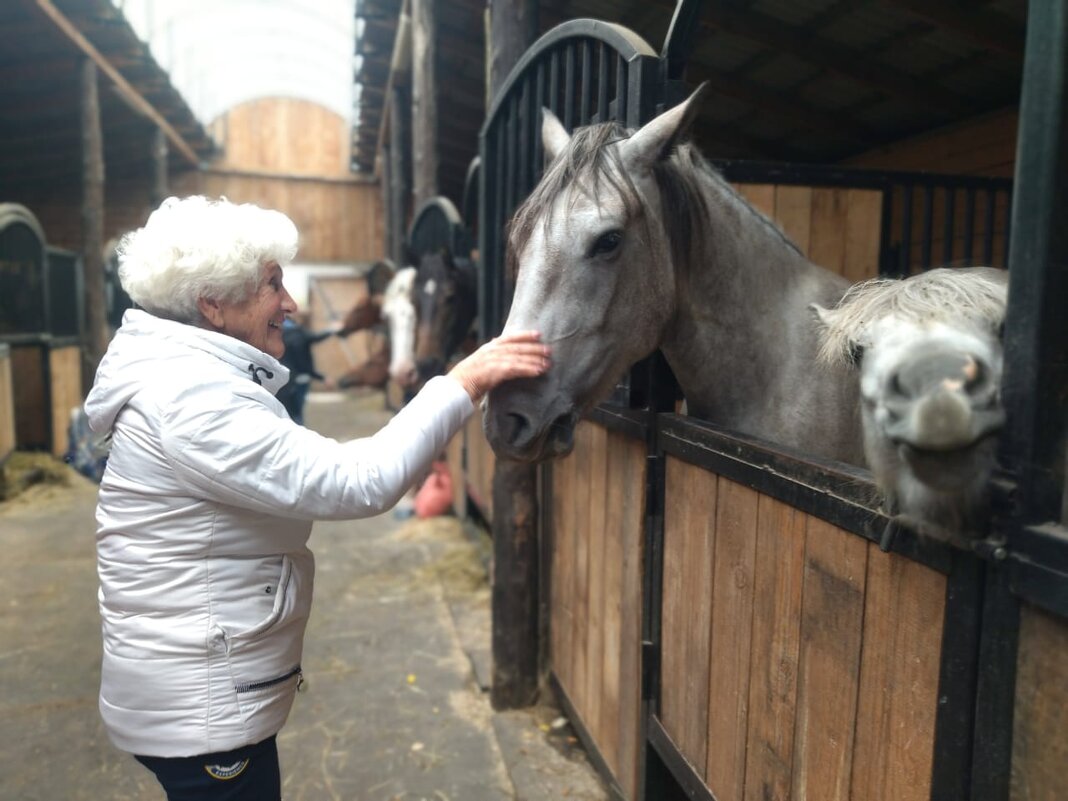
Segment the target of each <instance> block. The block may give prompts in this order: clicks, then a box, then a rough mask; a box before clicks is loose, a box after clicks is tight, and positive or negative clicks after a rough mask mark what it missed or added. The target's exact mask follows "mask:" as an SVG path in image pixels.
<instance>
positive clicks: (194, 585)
mask: <svg viewBox="0 0 1068 801" xmlns="http://www.w3.org/2000/svg"><path fill="white" fill-rule="evenodd" d="M253 376H255V379H254V378H253ZM287 378H288V371H287V370H286V368H285V367H283V366H282V365H281V364H280V363H279V362H278V361H276V360H275V359H273V358H271V357H270V356H268V355H266V354H265V353H263V352H262V351H260V350H258V349H256V348H254V347H252V346H250V345H247V344H245V343H243V342H240V341H239V340H236V339H233V338H232V337H228V336H225V335H222V334H216V333H214V332H210V331H206V330H202V329H199V328H196V327H194V326H190V325H185V324H182V323H176V322H171V321H168V320H162V319H160V318H157V317H154V316H152V315H149V314H147V313H145V312H142V311H136V310H131V311H128V312H127V313H126V316H125V317H124V318H123V324H122V327H121V328H120V329H119V331H118V333H117V334H116V335H115V337H114V339H113V340H112V342H111V345H110V347H109V348H108V352H107V354H106V356H105V357H104V360H103V361H102V362H101V364H100V368H99V370H97V374H96V381H95V383H94V385H93V389H92V390H91V391H90V393H89V397H88V399H87V400H86V403H85V409H86V412H87V414H88V415H89V421H90V425H91V427H92V428H93V430H94V431H96V432H105V431H109V430H110V431H111V433H112V446H111V454H110V457H109V459H108V464H107V470H106V472H105V474H104V477H103V480H102V481H101V484H100V497H99V502H98V506H97V526H98V528H97V569H98V572H99V575H100V597H99V600H100V614H101V618H102V623H103V637H104V658H103V666H102V678H101V687H100V711H101V715H102V716H103V719H104V724H105V726H106V728H107V731H108V733H109V735H110V737H111V739H112V741H113V742H114V743H115V745H116V746H118V747H119V748H121V749H123V750H125V751H129V752H132V753H135V754H141V755H145V756H163V757H175V756H192V755H197V754H206V753H213V752H217V751H228V750H231V749H233V748H238V747H241V746H243V745H248V744H251V743H255V742H258V741H260V740H263V739H265V738H267V737H269V736H271V735H272V734H275V733H276V732H278V730H279V729H280V728H281V727H282V724H283V723H284V722H285V720H286V717H287V716H288V714H289V709H290V707H291V706H292V703H293V695H294V692H295V690H296V686H297V683H298V680H299V678H300V660H301V650H302V644H303V637H304V628H305V625H306V624H307V620H308V612H309V608H310V605H311V598H312V577H313V573H314V563H313V560H312V554H311V551H309V550H308V548H307V541H308V535H309V534H310V532H311V521H312V520H316V519H345V518H356V517H365V516H370V515H375V514H378V513H380V512H382V511H384V510H386V509H388V508H390V507H391V506H392V505H393V504H395V503H396V502H397V500H398V499H399V498H400V496H401V495H402V494H403V493H404V492H405V490H406V489H407V488H408V487H409V485H410V484H411V483H412V481H413V480H414V478H415V477H416V476H417V474H418V473H419V472H420V471H422V470H424V469H425V468H426V467H427V466H428V465H429V464H430V461H431V459H432V458H433V457H434V456H435V455H436V454H437V453H439V452H440V451H441V450H442V448H444V446H445V444H446V443H447V442H448V440H449V438H450V437H451V436H452V435H453V434H454V433H455V432H456V431H457V430H458V429H459V428H460V426H461V425H462V424H463V422H464V420H466V419H467V417H468V416H469V415H470V414H471V413H472V411H473V410H474V406H473V404H472V403H471V400H470V398H469V397H468V395H467V393H466V391H465V390H464V389H463V388H462V387H461V386H460V384H459V383H458V382H456V381H455V380H453V379H451V378H447V377H442V378H435V379H434V380H432V381H430V382H429V383H428V384H427V385H426V387H425V388H424V389H423V391H422V392H420V393H419V395H418V396H417V397H416V398H415V399H413V400H412V402H411V403H409V404H408V405H407V406H406V407H405V408H404V409H403V410H402V411H401V412H400V413H399V414H397V415H396V417H394V418H393V420H391V421H390V423H389V424H388V425H386V426H385V427H384V428H383V429H382V430H381V431H379V432H378V433H377V434H375V435H374V436H373V437H369V438H367V439H361V440H353V441H351V442H345V443H339V442H336V441H335V440H332V439H327V438H326V437H322V436H320V435H319V434H316V433H315V432H313V431H309V430H308V429H306V428H303V427H301V426H298V425H296V424H295V423H293V422H291V421H290V420H289V418H288V417H287V416H286V412H285V410H284V409H283V407H282V404H281V403H279V402H278V401H277V400H276V399H275V397H274V392H275V391H277V389H278V388H279V387H281V386H282V385H283V384H284V383H285V382H286V380H287Z"/></svg>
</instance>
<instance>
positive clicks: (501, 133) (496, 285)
mask: <svg viewBox="0 0 1068 801" xmlns="http://www.w3.org/2000/svg"><path fill="white" fill-rule="evenodd" d="M496 134H497V159H496V161H497V173H496V182H495V183H496V192H495V193H494V204H493V250H492V251H491V252H489V253H486V254H485V255H484V256H483V258H485V259H486V266H487V268H488V269H490V270H491V271H492V275H493V308H492V309H491V313H492V316H491V317H490V322H491V323H492V327H491V328H490V331H489V336H490V337H495V336H497V334H498V333H499V332H500V330H501V326H502V323H503V322H504V319H503V318H502V317H501V310H502V309H503V308H504V220H505V211H504V205H505V203H506V202H507V199H506V198H505V186H506V184H505V181H506V180H507V178H506V169H507V166H506V165H507V161H508V125H507V121H506V119H505V118H502V119H501V120H500V121H499V122H498V124H497V130H496Z"/></svg>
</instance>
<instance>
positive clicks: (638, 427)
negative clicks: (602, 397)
mask: <svg viewBox="0 0 1068 801" xmlns="http://www.w3.org/2000/svg"><path fill="white" fill-rule="evenodd" d="M586 417H587V418H588V419H589V420H591V421H592V422H594V423H597V425H600V426H604V427H605V428H607V429H608V430H609V431H614V432H616V433H617V434H623V435H624V436H626V437H629V438H630V439H641V440H644V439H645V435H646V427H647V422H648V421H647V415H646V414H645V412H643V411H642V410H640V409H630V408H627V407H625V406H616V405H614V404H608V403H602V404H601V405H600V406H595V407H594V408H592V409H590V411H589V413H588V414H587V415H586Z"/></svg>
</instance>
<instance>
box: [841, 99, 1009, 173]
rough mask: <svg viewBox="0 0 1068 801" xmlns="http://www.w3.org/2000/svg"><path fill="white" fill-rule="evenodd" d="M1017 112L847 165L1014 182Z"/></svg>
mask: <svg viewBox="0 0 1068 801" xmlns="http://www.w3.org/2000/svg"><path fill="white" fill-rule="evenodd" d="M1018 118H1019V114H1018V113H1017V111H1016V109H1006V110H1004V111H999V112H996V113H994V114H988V115H984V116H983V117H980V118H978V119H974V120H970V121H968V122H965V123H961V124H959V125H953V126H949V127H946V128H942V129H939V130H937V131H934V132H931V133H927V134H924V135H922V136H917V137H914V138H912V139H905V140H903V141H900V142H895V143H893V144H891V145H886V146H884V147H879V148H875V149H874V150H870V151H868V152H867V153H863V154H861V155H859V156H856V157H854V158H851V159H848V160H847V161H846V162H845V163H846V164H848V165H849V166H852V167H865V168H868V169H873V170H908V171H923V172H942V173H956V174H960V175H989V176H996V177H1002V178H1011V177H1012V175H1013V170H1014V168H1015V164H1016V125H1017V122H1018Z"/></svg>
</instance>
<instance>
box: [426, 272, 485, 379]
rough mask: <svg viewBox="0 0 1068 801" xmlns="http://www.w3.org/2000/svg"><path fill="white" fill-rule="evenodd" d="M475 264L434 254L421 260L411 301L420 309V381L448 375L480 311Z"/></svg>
mask: <svg viewBox="0 0 1068 801" xmlns="http://www.w3.org/2000/svg"><path fill="white" fill-rule="evenodd" d="M477 293H478V287H477V282H476V277H475V265H474V264H472V263H471V260H470V259H464V258H453V257H452V256H451V255H449V254H448V253H441V254H439V253H432V254H427V255H425V256H423V257H422V258H421V259H420V260H419V269H418V272H417V273H416V277H415V287H414V289H413V291H412V299H413V302H414V303H415V305H416V307H417V309H418V317H419V328H418V331H417V332H416V343H415V361H416V365H417V366H418V370H419V380H420V381H428V380H429V379H431V378H433V377H434V376H436V375H441V374H442V373H443V372H445V365H446V363H447V362H448V360H449V358H450V357H451V356H452V355H453V354H454V353H456V351H457V350H458V349H459V348H460V345H461V344H462V343H463V341H464V339H465V338H466V337H467V334H468V332H469V331H470V329H471V323H472V322H473V321H474V319H475V315H476V314H477V312H478V294H477Z"/></svg>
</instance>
